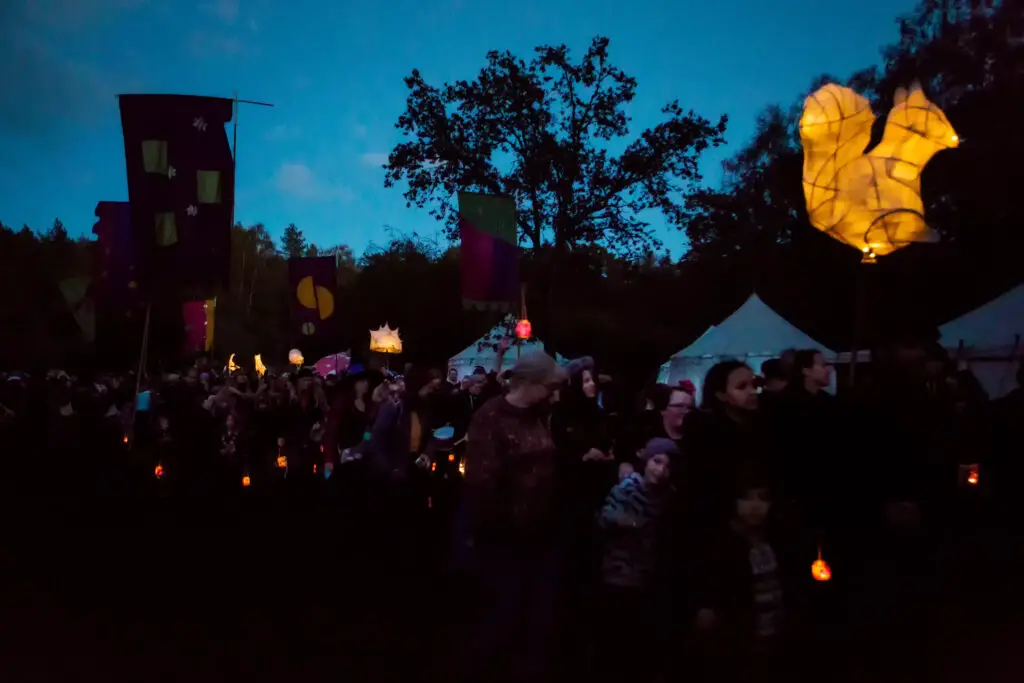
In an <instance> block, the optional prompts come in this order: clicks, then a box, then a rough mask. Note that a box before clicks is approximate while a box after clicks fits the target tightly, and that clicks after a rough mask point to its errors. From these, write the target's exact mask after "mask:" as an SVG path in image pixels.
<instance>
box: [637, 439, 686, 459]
mask: <svg viewBox="0 0 1024 683" xmlns="http://www.w3.org/2000/svg"><path fill="white" fill-rule="evenodd" d="M656 455H665V456H668V459H669V460H670V461H671V462H675V461H676V460H677V459H678V458H679V446H677V445H676V442H675V441H673V440H672V439H668V438H664V437H657V438H654V439H651V440H650V441H648V442H647V445H646V446H644V447H643V449H642V450H641V451H640V460H642V461H643V462H647V461H649V460H650V459H651V458H653V457H654V456H656Z"/></svg>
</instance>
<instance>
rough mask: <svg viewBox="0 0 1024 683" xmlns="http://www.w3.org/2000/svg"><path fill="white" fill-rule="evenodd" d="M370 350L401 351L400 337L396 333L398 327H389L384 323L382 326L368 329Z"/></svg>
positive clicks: (394, 352)
mask: <svg viewBox="0 0 1024 683" xmlns="http://www.w3.org/2000/svg"><path fill="white" fill-rule="evenodd" d="M370 350H371V351H375V352H377V353H391V354H397V353H401V352H402V337H401V336H400V335H399V334H398V328H397V327H396V328H395V329H391V328H390V327H388V324H387V323H384V325H383V326H382V327H378V328H377V329H376V330H370Z"/></svg>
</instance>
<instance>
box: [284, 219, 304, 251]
mask: <svg viewBox="0 0 1024 683" xmlns="http://www.w3.org/2000/svg"><path fill="white" fill-rule="evenodd" d="M281 253H282V254H283V255H284V256H285V257H286V258H299V257H300V256H305V254H306V237H305V235H303V234H302V230H300V229H299V228H298V227H296V225H295V224H294V223H289V224H288V227H287V228H285V229H284V233H283V234H282V235H281Z"/></svg>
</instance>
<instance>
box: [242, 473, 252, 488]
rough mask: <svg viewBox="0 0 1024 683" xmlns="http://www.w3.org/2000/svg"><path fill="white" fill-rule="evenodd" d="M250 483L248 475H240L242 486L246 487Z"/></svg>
mask: <svg viewBox="0 0 1024 683" xmlns="http://www.w3.org/2000/svg"><path fill="white" fill-rule="evenodd" d="M251 483H252V479H250V478H249V475H248V474H244V475H242V486H248V485H249V484H251Z"/></svg>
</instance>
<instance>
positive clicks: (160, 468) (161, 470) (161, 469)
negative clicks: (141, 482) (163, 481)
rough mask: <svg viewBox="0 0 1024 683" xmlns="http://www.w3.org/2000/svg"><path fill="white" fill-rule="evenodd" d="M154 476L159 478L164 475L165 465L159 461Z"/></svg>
mask: <svg viewBox="0 0 1024 683" xmlns="http://www.w3.org/2000/svg"><path fill="white" fill-rule="evenodd" d="M153 476H154V477H156V478H157V479H159V478H160V477H162V476H164V466H163V465H161V464H159V463H157V466H156V467H155V468H154V469H153Z"/></svg>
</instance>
